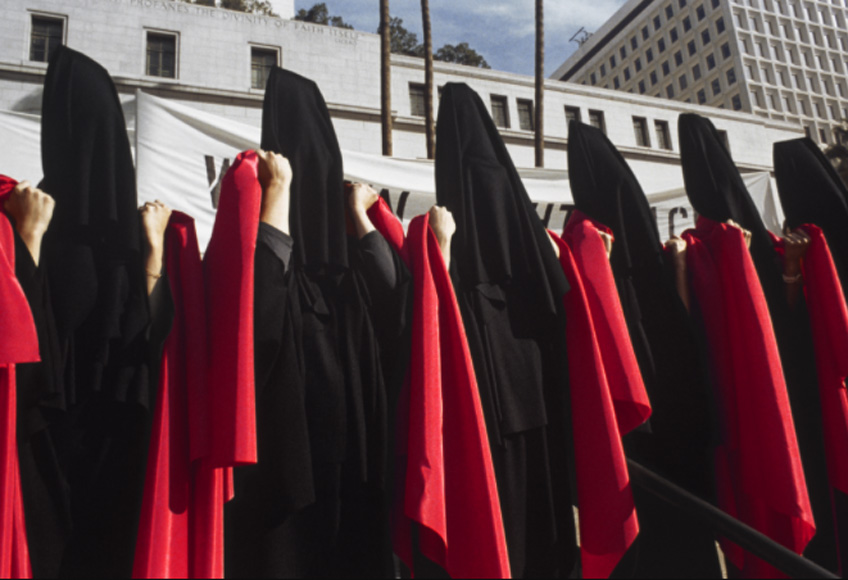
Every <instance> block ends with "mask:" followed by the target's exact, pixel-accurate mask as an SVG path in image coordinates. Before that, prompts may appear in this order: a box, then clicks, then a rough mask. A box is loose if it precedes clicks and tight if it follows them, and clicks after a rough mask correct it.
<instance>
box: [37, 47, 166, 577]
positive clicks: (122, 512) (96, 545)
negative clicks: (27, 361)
mask: <svg viewBox="0 0 848 580" xmlns="http://www.w3.org/2000/svg"><path fill="white" fill-rule="evenodd" d="M41 152H42V165H43V171H44V180H43V181H42V184H41V187H42V189H44V190H45V191H47V192H49V193H50V194H51V195H52V196H53V197H54V198H55V200H56V210H55V213H54V216H53V221H52V223H51V227H50V230H49V231H48V232H47V234H46V235H45V237H44V243H43V260H44V262H45V265H46V272H47V287H48V291H49V296H50V299H51V303H52V304H51V305H52V309H53V316H54V317H55V323H56V331H57V336H58V343H59V349H60V352H61V362H60V368H61V369H62V377H61V378H62V384H63V390H64V392H63V393H62V395H61V396H60V397H58V399H63V401H64V405H65V406H66V408H67V412H66V413H65V414H64V416H63V418H62V420H61V421H57V422H56V423H55V424H53V425H51V429H52V431H53V436H54V441H55V442H56V445H57V449H56V456H57V458H58V461H59V465H60V467H61V468H62V470H63V472H64V473H65V474H66V476H67V480H68V482H69V485H70V507H71V521H72V526H73V535H72V537H71V540H70V543H69V545H68V547H67V549H66V551H65V556H64V558H63V563H62V575H65V576H110V577H113V576H129V575H130V574H131V572H132V561H133V553H134V549H135V535H136V528H137V521H138V514H139V509H140V503H141V491H142V488H143V483H144V466H145V462H146V449H147V444H146V443H147V442H146V435H147V431H148V427H149V420H150V414H149V409H150V408H151V401H150V396H151V390H150V383H149V376H148V360H147V357H148V350H147V348H148V341H147V336H146V331H147V328H148V323H149V311H148V303H147V292H146V283H145V274H144V265H143V261H142V260H143V257H142V252H141V247H142V241H141V230H140V224H139V217H138V213H137V209H136V206H137V200H136V190H135V171H134V168H133V160H132V152H131V149H130V144H129V140H128V137H127V131H126V123H125V120H124V115H123V111H122V109H121V103H120V100H119V98H118V94H117V92H116V90H115V86H114V84H113V83H112V80H111V78H110V77H109V74H108V73H107V72H106V70H105V69H104V68H103V67H101V66H100V65H99V64H97V63H96V62H94V61H93V60H91V59H90V58H88V57H86V56H85V55H83V54H80V53H78V52H75V51H73V50H71V49H69V48H67V47H59V48H58V49H57V50H56V51H55V53H54V54H53V56H52V57H51V60H50V64H49V66H48V69H47V76H46V78H45V82H44V98H43V105H42V124H41Z"/></svg>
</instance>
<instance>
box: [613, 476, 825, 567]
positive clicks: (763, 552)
mask: <svg viewBox="0 0 848 580" xmlns="http://www.w3.org/2000/svg"><path fill="white" fill-rule="evenodd" d="M627 466H628V469H629V471H630V480H631V482H632V483H633V484H634V485H637V486H639V487H641V488H642V489H644V490H646V491H648V492H650V493H652V494H654V495H656V496H657V497H659V498H660V499H662V500H663V501H665V502H667V503H669V504H670V505H672V506H673V507H675V508H677V509H680V510H683V511H685V512H686V513H688V514H690V515H691V516H692V517H694V518H697V519H699V520H701V521H702V522H704V523H705V524H707V525H708V526H710V527H711V528H712V529H713V531H714V532H715V534H716V536H721V537H724V538H727V539H728V540H730V541H731V542H733V543H734V544H736V545H737V546H739V547H740V548H742V549H743V550H746V551H747V552H750V553H751V554H753V555H754V556H757V557H758V558H761V559H762V560H764V561H766V562H768V563H769V564H771V565H772V566H774V567H775V568H777V569H778V570H780V571H781V572H783V573H784V574H786V575H788V576H790V577H793V578H839V576H836V575H835V574H833V573H831V572H830V571H828V570H826V569H824V568H822V567H821V566H819V565H818V564H816V563H815V562H811V561H810V560H807V559H806V558H803V557H801V556H799V555H798V554H796V553H795V552H793V551H792V550H789V549H788V548H786V547H784V546H781V545H780V544H778V543H777V542H775V541H774V540H772V539H771V538H769V537H768V536H765V535H763V534H761V533H760V532H758V531H757V530H755V529H754V528H752V527H750V526H747V525H745V524H743V523H742V522H740V521H739V520H737V519H735V518H733V517H731V516H729V515H727V514H726V513H724V512H723V511H721V510H720V509H718V508H717V507H715V506H714V505H712V504H711V503H709V502H706V501H704V500H702V499H701V498H699V497H697V496H695V495H692V494H691V493H689V492H688V491H686V490H685V489H683V488H682V487H679V486H677V485H675V484H673V483H671V482H670V481H668V480H667V479H665V478H663V477H660V476H659V475H657V474H656V473H654V472H653V471H651V470H650V469H647V468H645V467H643V466H642V465H640V464H638V463H636V462H635V461H632V460H630V459H628V460H627Z"/></svg>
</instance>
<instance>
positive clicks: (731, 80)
mask: <svg viewBox="0 0 848 580" xmlns="http://www.w3.org/2000/svg"><path fill="white" fill-rule="evenodd" d="M735 84H736V71H735V70H734V69H732V68H731V69H728V70H727V86H730V85H735Z"/></svg>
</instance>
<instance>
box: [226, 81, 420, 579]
mask: <svg viewBox="0 0 848 580" xmlns="http://www.w3.org/2000/svg"><path fill="white" fill-rule="evenodd" d="M262 148H263V149H265V150H268V151H273V152H277V153H280V154H282V155H284V156H285V157H287V158H288V159H289V161H290V163H291V166H292V171H293V175H294V178H293V182H292V186H291V206H290V227H291V233H292V235H291V237H288V236H286V235H285V234H283V233H282V232H279V231H278V230H275V229H274V228H272V227H270V226H269V225H268V224H264V223H263V224H260V231H259V239H258V242H257V248H256V254H255V268H256V270H255V275H254V279H255V287H254V288H255V290H254V308H255V322H254V341H255V365H256V366H255V369H256V406H257V441H258V453H259V463H258V464H256V465H254V466H248V467H241V468H238V469H236V470H235V493H236V496H235V499H233V500H232V501H231V502H230V503H229V504H228V505H227V508H226V510H227V511H226V519H225V521H226V558H225V565H226V574H227V576H228V577H332V576H345V577H349V576H361V577H387V576H390V575H391V573H392V562H391V544H390V536H389V528H388V502H387V495H386V492H385V491H386V479H387V472H388V470H389V465H388V446H389V437H388V433H389V432H390V431H389V409H390V408H391V407H390V401H391V400H393V399H396V396H395V395H394V394H393V393H394V391H395V390H397V389H399V387H400V383H399V381H401V380H402V379H403V369H399V370H398V369H395V368H394V367H393V365H394V364H395V363H396V361H397V360H399V359H400V358H402V357H398V356H395V354H396V353H395V352H394V351H393V350H392V349H393V348H396V349H399V348H400V345H402V344H403V341H402V340H401V338H402V335H403V322H404V310H403V308H402V305H403V304H404V303H403V300H402V299H401V298H399V297H402V296H403V295H404V284H407V283H408V278H409V275H408V272H407V271H406V270H405V267H404V266H403V264H402V262H401V261H400V258H399V256H397V255H396V254H394V253H393V252H392V250H391V249H390V248H389V247H388V244H387V242H386V241H385V240H384V239H383V238H382V237H381V236H380V234H379V233H376V232H372V233H371V234H369V235H368V236H365V237H364V238H363V239H362V240H355V239H348V238H347V235H346V229H345V228H346V222H345V203H346V202H345V194H344V181H343V167H342V155H341V150H340V149H339V144H338V141H337V139H336V135H335V131H334V129H333V125H332V121H331V119H330V115H329V111H328V109H327V106H326V104H325V102H324V98H323V96H322V95H321V92H320V90H319V89H318V87H317V86H316V84H315V83H314V82H312V81H311V80H309V79H306V78H304V77H302V76H300V75H297V74H295V73H292V72H290V71H285V70H282V69H279V68H275V69H273V70H272V71H271V74H270V77H269V79H268V84H267V88H266V93H265V104H264V109H263V121H262ZM271 238H273V239H276V240H277V242H270V243H269V242H268V240H269V239H271ZM275 244H276V245H275ZM380 244H382V246H381V245H380ZM275 248H276V249H275ZM280 248H284V249H282V250H281V249H280ZM374 248H377V250H376V253H380V255H381V256H383V257H384V258H385V259H386V260H385V261H384V264H385V263H386V262H387V264H388V266H387V267H386V268H385V269H384V270H380V269H379V268H377V270H379V272H378V273H377V274H374V270H373V269H372V266H373V264H374V256H375V252H372V251H371V250H373V249H374ZM381 252H382V253H381ZM289 261H290V263H289ZM381 274H385V276H382V275H381ZM407 286H408V284H407ZM406 346H407V347H408V343H407V344H406ZM395 371H396V372H395Z"/></svg>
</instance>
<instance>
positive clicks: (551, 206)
mask: <svg viewBox="0 0 848 580" xmlns="http://www.w3.org/2000/svg"><path fill="white" fill-rule="evenodd" d="M534 205H535V204H534ZM553 213H554V204H552V203H549V204H547V205H546V206H545V217H543V218H542V223H543V224H545V228H547V227H548V226H550V224H551V215H552V214H553Z"/></svg>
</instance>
